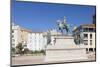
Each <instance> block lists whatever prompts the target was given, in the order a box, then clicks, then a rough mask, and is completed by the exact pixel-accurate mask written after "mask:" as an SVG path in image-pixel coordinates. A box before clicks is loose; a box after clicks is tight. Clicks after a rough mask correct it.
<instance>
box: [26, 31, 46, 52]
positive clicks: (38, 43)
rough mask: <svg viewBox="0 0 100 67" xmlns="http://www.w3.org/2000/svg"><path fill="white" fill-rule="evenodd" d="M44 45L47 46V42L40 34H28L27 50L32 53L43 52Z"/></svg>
mask: <svg viewBox="0 0 100 67" xmlns="http://www.w3.org/2000/svg"><path fill="white" fill-rule="evenodd" d="M46 45H47V40H46V37H45V36H44V35H43V33H42V32H32V33H29V34H28V44H27V48H29V49H30V50H32V51H36V50H37V51H40V50H45V46H46Z"/></svg>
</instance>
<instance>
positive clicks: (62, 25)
mask: <svg viewBox="0 0 100 67" xmlns="http://www.w3.org/2000/svg"><path fill="white" fill-rule="evenodd" d="M57 22H58V28H59V30H61V33H62V34H63V30H64V29H65V30H66V33H67V34H68V32H69V27H70V25H68V24H67V23H66V18H65V17H64V21H60V20H58V21H57Z"/></svg>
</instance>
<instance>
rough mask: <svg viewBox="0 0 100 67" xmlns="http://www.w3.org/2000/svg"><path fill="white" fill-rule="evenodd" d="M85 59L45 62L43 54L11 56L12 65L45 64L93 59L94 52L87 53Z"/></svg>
mask: <svg viewBox="0 0 100 67" xmlns="http://www.w3.org/2000/svg"><path fill="white" fill-rule="evenodd" d="M87 57H88V59H87V60H84V59H82V60H70V61H68V60H67V61H66V60H65V61H53V62H45V61H44V59H45V56H44V55H41V56H17V57H12V66H16V65H30V64H46V63H62V62H66V63H67V62H80V61H95V54H93V55H90V54H87Z"/></svg>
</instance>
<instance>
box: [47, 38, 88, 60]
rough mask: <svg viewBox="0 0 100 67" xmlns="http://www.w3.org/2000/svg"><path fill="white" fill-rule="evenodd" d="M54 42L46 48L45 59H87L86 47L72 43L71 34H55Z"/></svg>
mask: <svg viewBox="0 0 100 67" xmlns="http://www.w3.org/2000/svg"><path fill="white" fill-rule="evenodd" d="M54 38H55V44H54V45H48V46H47V48H46V57H45V61H46V62H48V61H66V62H67V61H75V60H76V61H77V60H83V59H87V56H86V48H85V47H81V46H78V45H76V44H75V43H74V38H73V37H72V36H55V37H54Z"/></svg>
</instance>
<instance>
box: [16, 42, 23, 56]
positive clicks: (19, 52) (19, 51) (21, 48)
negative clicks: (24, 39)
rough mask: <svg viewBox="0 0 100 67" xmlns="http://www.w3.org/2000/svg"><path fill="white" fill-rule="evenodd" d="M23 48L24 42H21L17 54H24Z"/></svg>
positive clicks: (17, 47)
mask: <svg viewBox="0 0 100 67" xmlns="http://www.w3.org/2000/svg"><path fill="white" fill-rule="evenodd" d="M23 49H24V47H23V45H22V43H19V44H18V45H17V46H16V53H17V54H23Z"/></svg>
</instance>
